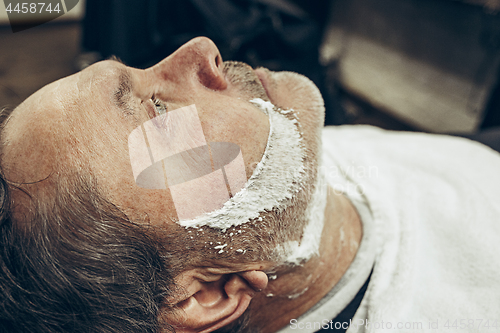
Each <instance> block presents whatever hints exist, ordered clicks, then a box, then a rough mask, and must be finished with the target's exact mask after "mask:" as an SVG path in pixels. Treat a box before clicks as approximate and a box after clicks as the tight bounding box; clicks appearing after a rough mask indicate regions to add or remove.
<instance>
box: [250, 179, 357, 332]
mask: <svg viewBox="0 0 500 333" xmlns="http://www.w3.org/2000/svg"><path fill="white" fill-rule="evenodd" d="M324 221H325V222H324V227H323V232H322V236H321V243H320V248H319V255H318V256H315V257H313V258H311V259H310V260H309V261H307V262H306V263H303V264H302V265H298V266H294V267H285V268H283V269H280V270H278V271H277V272H276V275H275V276H276V279H274V280H273V278H274V276H271V277H270V281H269V284H268V287H267V288H266V289H265V290H264V291H263V292H262V293H260V295H259V296H258V297H256V298H254V300H253V301H252V304H251V307H250V314H251V321H252V323H254V325H255V326H257V327H259V328H260V329H261V331H262V332H263V333H265V332H275V331H277V330H279V329H280V328H282V327H284V326H287V325H289V324H290V320H291V319H296V318H298V317H299V316H301V315H302V314H304V313H305V312H306V311H307V310H309V309H310V308H311V307H312V306H313V305H315V304H316V303H317V302H318V301H319V300H321V298H323V297H324V296H325V295H326V294H327V293H328V292H329V291H330V290H331V289H332V288H333V287H334V286H335V284H337V282H338V281H339V280H340V278H341V277H342V275H343V274H344V273H345V272H346V270H347V268H348V267H349V265H350V264H351V262H352V261H353V259H354V257H355V255H356V253H357V250H358V247H359V244H360V242H361V236H362V226H361V221H360V218H359V216H358V214H357V212H356V210H355V208H354V206H353V205H352V203H351V202H350V201H349V200H348V199H347V198H346V197H345V196H343V195H341V194H337V193H335V192H334V191H333V190H332V189H330V190H329V191H328V198H327V204H326V208H325V220H324ZM252 326H253V325H252Z"/></svg>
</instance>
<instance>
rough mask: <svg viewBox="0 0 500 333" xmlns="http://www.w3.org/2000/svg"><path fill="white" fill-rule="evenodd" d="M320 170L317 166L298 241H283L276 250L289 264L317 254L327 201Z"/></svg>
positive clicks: (300, 261) (295, 263) (305, 259)
mask: <svg viewBox="0 0 500 333" xmlns="http://www.w3.org/2000/svg"><path fill="white" fill-rule="evenodd" d="M318 162H320V161H318ZM321 170H322V168H319V167H318V176H317V180H316V188H315V190H314V194H313V196H312V198H311V201H310V202H309V205H308V206H307V212H306V214H307V215H308V216H309V222H308V223H307V224H306V226H305V227H304V232H303V234H302V239H301V240H300V243H299V242H297V241H290V242H287V243H285V244H284V245H283V246H282V248H281V249H279V248H278V251H279V250H281V251H283V252H284V255H285V256H286V263H287V264H289V265H299V264H300V263H302V262H304V261H307V260H309V259H310V258H311V257H312V256H313V255H319V246H320V243H321V235H322V233H323V226H324V222H325V208H326V201H327V196H326V192H327V191H326V190H327V187H326V184H325V182H324V175H323V173H322V172H321Z"/></svg>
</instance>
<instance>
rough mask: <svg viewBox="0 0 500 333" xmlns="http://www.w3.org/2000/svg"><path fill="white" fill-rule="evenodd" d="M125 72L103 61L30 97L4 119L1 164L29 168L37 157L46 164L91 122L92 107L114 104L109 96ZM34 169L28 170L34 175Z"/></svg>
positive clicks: (120, 67) (119, 67) (122, 68)
mask: <svg viewBox="0 0 500 333" xmlns="http://www.w3.org/2000/svg"><path fill="white" fill-rule="evenodd" d="M124 72H125V66H123V65H122V64H120V63H118V62H116V61H104V62H101V63H98V64H95V65H93V66H90V67H89V68H87V69H85V70H83V71H81V72H79V73H76V74H74V75H71V76H68V77H66V78H63V79H60V80H58V81H55V82H53V83H51V84H48V85H46V86H45V87H43V88H41V89H40V90H38V91H37V92H35V93H34V94H33V95H31V96H30V97H28V98H27V99H26V100H25V101H24V102H23V103H21V104H20V105H19V106H18V107H17V108H16V109H15V110H14V111H12V113H11V114H10V116H9V117H8V118H7V120H6V121H5V123H4V127H3V129H2V133H1V140H2V142H3V147H2V149H3V161H2V164H3V165H4V166H5V164H8V165H10V166H11V169H24V170H27V169H30V168H29V165H30V164H33V163H28V162H27V161H28V160H35V159H36V160H37V161H41V163H42V166H43V165H45V166H46V167H47V166H48V164H49V160H50V159H49V158H47V157H48V156H53V155H54V154H56V153H57V152H59V153H61V149H63V148H64V145H65V144H67V142H68V140H69V136H70V135H71V134H74V132H75V131H76V130H78V129H79V130H81V129H82V128H83V127H84V126H85V125H84V124H88V123H89V122H88V120H89V119H88V118H89V117H90V113H91V112H89V111H91V110H93V109H94V110H95V108H96V107H100V108H105V107H106V105H110V104H112V101H110V98H109V97H108V96H113V92H114V89H116V87H117V85H118V84H119V81H120V77H121V76H122V75H123V73H124ZM78 127H80V128H78ZM35 169H36V168H35ZM40 169H42V170H43V167H42V168H40ZM34 171H35V170H32V172H28V174H31V175H32V176H33V175H34Z"/></svg>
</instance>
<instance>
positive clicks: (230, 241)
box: [169, 62, 324, 267]
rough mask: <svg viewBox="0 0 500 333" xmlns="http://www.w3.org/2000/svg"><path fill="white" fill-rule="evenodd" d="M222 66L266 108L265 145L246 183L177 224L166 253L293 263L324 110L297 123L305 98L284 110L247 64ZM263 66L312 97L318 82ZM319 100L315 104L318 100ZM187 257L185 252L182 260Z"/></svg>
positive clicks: (201, 260)
mask: <svg viewBox="0 0 500 333" xmlns="http://www.w3.org/2000/svg"><path fill="white" fill-rule="evenodd" d="M224 73H225V75H226V79H227V80H228V81H229V82H230V83H231V84H232V86H234V87H236V89H237V90H238V91H239V93H240V95H241V98H242V99H247V100H248V101H252V102H254V105H256V106H257V107H259V108H260V109H261V110H262V111H263V112H265V113H267V114H268V116H269V119H270V123H271V128H272V130H271V131H270V134H269V138H268V145H267V147H266V151H265V152H264V156H263V158H262V160H261V161H260V162H259V163H256V164H255V166H254V170H253V174H252V176H251V177H250V179H249V181H248V182H247V184H246V185H245V187H244V188H243V189H242V190H241V191H240V192H238V193H236V194H235V195H234V197H233V198H231V199H230V200H229V201H230V202H228V203H226V204H225V207H224V208H226V206H227V209H225V210H224V208H223V209H220V210H218V211H216V212H211V213H208V214H206V216H204V217H202V218H201V219H200V221H202V222H200V223H199V224H198V225H196V224H193V225H191V226H194V228H188V229H189V230H188V231H187V232H186V230H182V231H180V232H179V233H176V235H175V237H174V238H170V237H169V238H170V239H171V240H172V241H171V242H169V243H170V244H171V245H172V248H177V249H185V251H176V253H173V254H172V255H173V257H178V256H179V255H180V256H181V257H179V260H181V261H183V262H184V263H185V264H186V265H187V264H190V266H191V267H196V266H199V265H202V266H207V265H214V266H216V267H217V266H224V267H240V266H242V265H245V264H248V263H256V262H271V263H274V264H275V266H276V267H279V266H282V265H284V264H287V263H289V264H299V263H300V261H303V260H307V259H308V258H306V257H299V258H294V260H293V262H290V260H289V258H290V257H291V256H293V251H294V250H297V246H299V245H300V244H301V240H302V238H303V236H304V230H305V228H306V226H307V225H308V224H310V220H311V212H310V206H311V205H310V203H311V201H312V198H313V197H314V195H315V193H316V192H317V190H318V186H319V185H318V182H317V180H318V172H317V170H318V156H320V154H319V150H320V139H319V135H318V134H317V133H318V130H319V128H320V126H318V125H317V124H320V125H322V118H321V115H322V112H324V111H323V109H321V108H320V109H321V110H320V112H319V114H320V117H316V118H319V121H318V119H315V121H314V122H313V123H316V125H315V124H310V123H304V120H307V118H308V117H311V116H312V117H314V114H318V112H316V113H315V111H310V110H307V108H305V107H304V105H305V104H307V103H301V105H299V108H297V109H295V108H294V109H293V110H292V109H289V110H283V109H281V108H280V107H279V106H274V105H272V104H271V103H269V101H270V98H269V96H268V92H267V91H266V89H265V88H264V86H263V85H262V83H261V80H260V79H259V76H257V74H256V73H255V71H254V70H252V68H251V67H250V66H248V65H246V64H244V63H240V62H225V63H224ZM267 73H268V74H269V75H277V76H278V79H280V80H281V79H282V78H281V77H280V75H286V76H287V77H286V78H285V79H286V80H287V81H290V80H291V81H290V82H293V81H295V82H297V84H298V85H299V86H300V85H301V86H303V87H305V88H304V89H303V90H304V91H303V92H305V93H307V89H309V90H312V92H313V93H312V94H311V93H309V95H306V96H304V98H305V99H309V100H311V101H314V103H316V101H315V99H314V98H315V97H317V96H315V94H314V92H315V91H317V88H316V87H315V86H314V85H313V84H312V82H310V81H309V80H308V79H307V78H305V77H303V76H301V75H299V74H295V73H272V72H267ZM274 83H275V82H273V84H274ZM310 85H312V87H313V88H311V87H310ZM318 94H319V93H318ZM316 99H317V98H316ZM319 99H321V96H320V97H319ZM259 100H260V101H259ZM319 104H321V107H322V100H321V102H320V103H319ZM305 106H307V105H305ZM311 129H312V131H311ZM249 193H250V194H251V195H250V194H249ZM240 197H241V198H242V199H241V200H239V198H240ZM207 216H208V218H206V219H205V217H207ZM195 220H196V219H195ZM210 220H212V221H217V222H218V223H219V222H220V221H221V220H226V221H228V223H229V225H230V227H228V228H225V229H220V228H216V227H210V226H211V224H210ZM207 221H208V222H207ZM180 224H181V225H182V223H180ZM218 225H220V223H219V224H218ZM321 228H322V221H321ZM316 229H318V228H316ZM320 234H321V229H320V230H319V235H320ZM173 239H175V240H173ZM175 243H176V244H175ZM221 248H222V250H220V249H221ZM313 252H314V251H313ZM310 254H311V253H310ZM186 258H190V260H189V263H188V262H187V261H186ZM184 267H186V266H184Z"/></svg>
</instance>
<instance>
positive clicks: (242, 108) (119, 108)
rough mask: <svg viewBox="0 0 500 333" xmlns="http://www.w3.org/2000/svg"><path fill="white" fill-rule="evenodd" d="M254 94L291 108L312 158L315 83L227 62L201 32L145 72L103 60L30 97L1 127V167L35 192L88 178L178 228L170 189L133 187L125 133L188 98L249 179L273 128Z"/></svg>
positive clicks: (143, 214) (129, 206)
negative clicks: (73, 177)
mask: <svg viewBox="0 0 500 333" xmlns="http://www.w3.org/2000/svg"><path fill="white" fill-rule="evenodd" d="M254 98H261V99H264V100H271V101H272V102H273V103H274V104H275V105H277V106H280V107H282V108H294V110H295V112H296V114H297V117H298V119H299V120H300V123H301V125H300V130H301V132H302V133H301V134H302V136H303V138H304V142H305V144H306V145H309V146H308V147H307V148H308V150H307V153H308V156H307V158H308V159H309V160H315V158H316V157H315V154H316V153H317V145H318V142H319V134H318V133H319V132H318V129H319V128H320V127H321V125H322V100H321V96H320V95H319V93H318V92H317V90H316V89H315V87H314V86H313V85H312V84H311V83H310V82H309V81H308V80H306V79H305V78H303V77H301V76H298V75H293V74H290V73H270V72H267V71H265V70H257V71H253V70H252V69H251V68H249V67H246V66H243V65H241V64H227V65H226V66H225V65H224V64H223V63H222V60H221V57H220V54H219V52H218V50H217V48H216V47H215V45H214V44H213V43H212V42H211V41H210V40H208V39H206V38H197V39H194V40H192V41H190V42H189V43H187V44H185V45H184V46H183V47H181V48H180V49H179V50H177V51H176V52H175V53H173V54H172V55H171V56H169V57H168V58H166V59H165V60H163V61H162V62H160V63H158V64H157V65H155V66H153V67H151V68H148V69H146V70H139V69H133V68H130V67H126V66H125V65H123V64H121V63H119V62H117V61H104V62H100V63H97V64H95V65H93V66H90V67H89V68H87V69H85V70H83V71H82V72H79V73H77V74H75V75H73V76H70V77H68V78H65V79H62V80H59V81H57V82H54V83H52V84H50V85H48V86H46V87H44V88H43V89H41V90H40V91H38V92H37V93H35V94H34V95H33V96H31V97H30V98H28V99H27V100H26V101H25V102H24V103H23V104H21V105H20V106H19V107H18V108H17V109H16V110H15V111H14V112H13V114H12V116H11V118H10V119H9V121H8V122H7V124H6V128H5V131H4V136H3V140H4V141H5V142H6V145H5V148H4V157H3V168H4V170H5V173H6V175H7V178H8V179H9V180H11V181H14V182H19V183H33V182H37V181H40V180H44V181H42V182H41V183H39V184H38V185H36V186H37V190H40V191H44V190H45V189H44V186H48V187H50V186H53V183H52V179H58V177H59V176H61V177H64V176H65V175H68V174H72V173H73V172H74V171H76V172H85V173H87V174H91V175H93V176H92V177H93V178H94V180H95V181H96V183H97V184H98V185H99V188H100V189H101V191H102V194H103V195H104V196H105V197H106V198H107V199H108V200H109V201H110V202H112V203H113V204H115V205H116V206H117V207H119V208H120V209H121V210H122V211H123V212H124V213H126V214H127V215H128V216H129V217H130V218H131V219H132V220H135V221H139V222H144V223H151V224H153V225H156V226H165V227H166V228H167V229H168V228H174V229H175V228H179V227H178V226H177V225H176V224H175V222H176V221H177V220H178V216H177V213H176V210H175V205H174V202H173V199H172V195H171V192H170V191H169V190H163V189H158V190H152V189H146V188H141V187H139V186H137V184H136V181H135V179H134V175H133V170H132V166H131V162H130V156H129V146H128V143H129V141H128V139H129V135H130V133H131V132H132V131H133V130H134V129H136V128H138V127H139V126H141V125H142V124H144V123H146V122H147V121H149V120H151V119H153V118H155V117H158V116H159V115H160V113H161V112H163V111H165V110H164V109H165V107H166V112H167V113H168V112H169V111H173V110H177V109H179V108H183V107H186V106H189V105H193V104H194V105H195V106H196V110H197V112H198V116H199V120H200V122H201V126H202V128H203V134H204V136H205V139H206V141H207V142H230V143H234V144H236V145H238V146H239V148H240V149H241V152H242V155H243V160H244V166H245V173H246V177H247V178H249V177H250V176H251V175H252V172H253V169H254V167H255V165H256V163H258V162H259V161H260V160H261V158H262V156H263V153H264V151H265V149H266V144H267V140H268V136H269V130H270V124H269V119H268V117H267V115H265V114H264V113H263V112H262V111H261V110H260V109H259V108H258V107H256V106H255V105H254V104H252V103H251V102H250V100H252V99H254ZM156 100H159V101H161V104H158V103H157V105H155V101H156ZM311 147H312V148H311ZM309 162H310V161H309ZM54 181H55V180H54ZM44 184H46V185H44ZM40 186H41V187H42V189H40V188H39V187H40ZM193 196H196V193H193Z"/></svg>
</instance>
